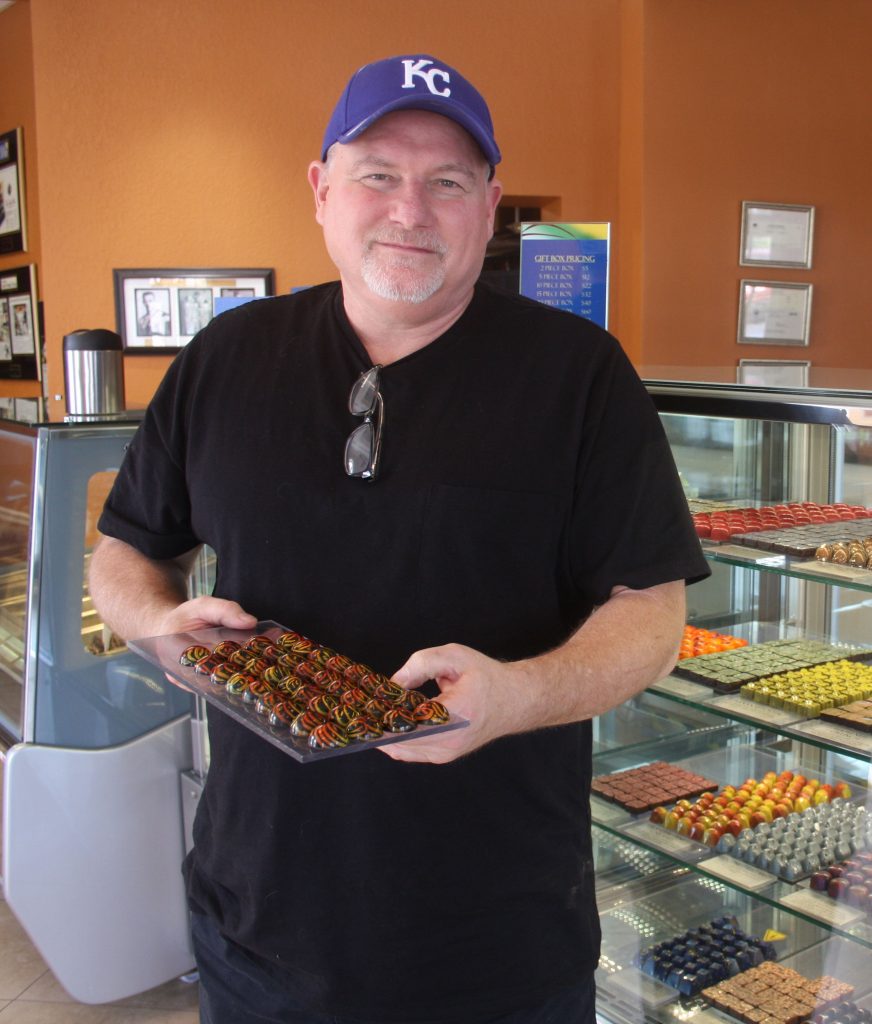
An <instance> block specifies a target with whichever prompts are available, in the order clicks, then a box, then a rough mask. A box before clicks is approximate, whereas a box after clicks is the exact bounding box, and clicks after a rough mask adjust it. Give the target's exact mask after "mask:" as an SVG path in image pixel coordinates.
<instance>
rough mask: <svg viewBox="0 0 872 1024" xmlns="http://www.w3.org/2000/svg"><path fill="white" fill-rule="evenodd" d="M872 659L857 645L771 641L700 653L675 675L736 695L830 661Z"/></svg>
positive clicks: (675, 670) (869, 652) (681, 663)
mask: <svg viewBox="0 0 872 1024" xmlns="http://www.w3.org/2000/svg"><path fill="white" fill-rule="evenodd" d="M870 657H872V650H870V649H869V648H864V647H858V646H856V645H854V644H831V643H826V642H825V641H823V640H806V639H799V640H769V641H767V642H765V643H760V644H752V645H750V646H748V647H739V648H736V649H735V650H730V651H717V652H714V653H712V654H699V655H696V656H695V657H690V658H683V659H681V660H679V661H678V663H677V664H676V666H675V668H673V670H672V674H673V675H675V676H680V677H681V678H683V679H690V680H692V681H693V682H695V683H701V684H702V685H704V686H710V687H711V688H712V689H713V690H715V691H716V692H717V693H732V692H735V691H736V690H739V689H741V687H743V686H744V685H746V684H747V683H753V682H757V680H759V679H763V678H764V677H766V676H772V675H777V674H779V673H783V672H791V671H794V670H797V669H808V668H812V667H813V666H815V665H824V664H826V663H827V662H834V661H846V660H855V661H859V660H861V659H863V658H870Z"/></svg>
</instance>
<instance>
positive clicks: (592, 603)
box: [91, 55, 706, 1024]
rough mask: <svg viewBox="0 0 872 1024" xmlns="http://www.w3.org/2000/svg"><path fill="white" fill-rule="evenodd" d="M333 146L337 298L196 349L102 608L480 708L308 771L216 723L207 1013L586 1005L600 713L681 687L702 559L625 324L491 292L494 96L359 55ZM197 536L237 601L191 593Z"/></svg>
mask: <svg viewBox="0 0 872 1024" xmlns="http://www.w3.org/2000/svg"><path fill="white" fill-rule="evenodd" d="M321 156H322V159H321V160H320V161H316V162H315V163H313V164H312V165H311V167H310V170H309V180H310V183H311V185H312V189H313V192H314V196H315V212H316V217H317V220H318V222H319V223H320V224H321V225H322V227H323V231H324V237H325V241H326V244H327V248H328V250H329V252H330V255H331V257H332V259H333V260H334V262H335V263H336V265H337V267H338V269H339V275H340V283H339V284H329V285H322V286H318V287H315V288H311V289H308V290H306V291H304V292H301V293H299V294H298V295H295V296H284V297H280V298H277V299H268V300H264V301H262V302H256V303H249V304H247V305H245V306H243V307H241V308H240V309H238V310H235V311H231V312H230V313H228V314H225V315H224V316H221V317H218V318H217V319H216V320H213V321H212V322H211V323H210V325H209V326H208V327H207V328H206V329H205V330H204V331H203V332H202V333H201V335H200V336H198V338H196V339H194V341H192V342H191V344H190V345H189V346H188V347H187V348H186V349H185V350H184V351H183V353H182V354H181V355H180V357H179V358H178V359H177V360H176V361H175V362H174V364H173V366H172V367H171V369H170V371H169V373H168V375H167V378H166V380H165V381H164V382H163V384H162V385H161V388H160V389H159V391H158V394H157V395H156V397H155V399H154V401H153V403H152V406H151V407H150V409H149V412H148V413H147V415H146V418H145V420H144V422H143V424H142V427H141V428H140V431H139V432H138V434H137V436H136V438H135V439H134V441H133V443H132V444H131V448H130V451H129V454H128V456H127V459H126V461H125V464H124V466H123V467H122V470H121V473H120V474H119V477H118V481H117V483H116V485H115V487H114V489H113V492H112V494H111V495H110V498H109V500H108V502H107V506H106V510H105V512H104V515H103V517H102V519H101V522H100V527H101V530H102V532H103V533H104V534H106V535H107V536H106V537H105V538H104V539H103V540H102V542H101V544H100V546H99V547H98V550H97V551H96V553H95V555H94V558H93V564H92V574H91V587H92V593H93V595H94V599H95V601H96V603H97V606H98V608H99V609H100V610H101V613H102V614H103V615H104V617H105V619H106V621H107V622H108V623H109V624H110V625H111V626H112V627H113V628H114V629H115V630H116V631H117V632H119V633H120V634H121V635H122V636H128V637H131V636H136V635H139V636H142V635H156V634H169V633H175V632H179V631H182V630H184V629H187V628H193V627H196V626H202V625H211V624H222V625H227V626H232V627H239V628H244V629H248V628H251V627H252V626H253V625H254V622H255V621H256V618H273V619H276V620H277V621H279V622H281V623H282V624H284V625H285V626H287V627H290V628H292V629H295V630H297V631H299V632H301V633H304V634H306V635H308V636H310V637H311V638H313V639H314V640H316V641H318V642H321V643H324V644H327V645H329V646H331V647H333V648H334V649H336V650H338V651H340V652H342V653H345V654H347V655H349V656H351V657H353V658H354V659H356V660H361V661H364V662H366V663H368V664H370V665H372V666H374V667H375V668H377V669H378V670H380V671H385V672H388V673H390V672H394V671H395V675H394V678H395V679H396V680H398V681H399V682H400V683H401V684H402V685H403V686H406V687H417V686H419V685H421V684H424V683H425V681H427V680H435V681H436V686H437V687H438V689H439V690H440V691H441V700H442V701H443V702H444V703H445V704H446V706H447V707H448V708H449V709H450V710H451V711H452V712H454V713H455V714H458V715H461V716H463V717H465V718H467V719H469V722H470V724H469V726H468V727H467V728H463V729H458V730H455V731H451V732H446V733H440V734H436V735H432V736H429V737H422V738H420V739H414V738H413V739H410V740H409V741H408V742H402V743H395V744H393V745H390V746H387V747H384V748H382V749H375V750H370V751H365V752H362V753H355V754H353V755H349V756H346V757H340V758H333V759H329V760H325V761H321V762H318V763H313V764H307V765H300V764H298V763H296V762H294V761H293V760H292V759H290V758H288V757H287V756H285V755H284V754H282V753H281V752H279V751H277V750H275V749H274V748H272V747H271V746H270V745H268V744H265V743H263V742H262V740H260V739H259V738H258V737H256V736H254V735H253V734H252V733H249V732H247V731H246V730H244V729H242V728H241V727H240V726H238V725H237V724H236V723H234V722H233V721H232V720H230V719H228V718H226V717H225V716H222V715H220V714H217V713H216V714H212V715H211V716H210V738H211V751H212V760H211V765H210V770H209V775H208V779H207V783H206V788H205V792H204V795H203V798H202V800H201V804H200V808H199V811H198V817H197V822H196V826H195V850H194V852H193V854H192V855H191V856H190V857H189V858H188V861H187V862H186V866H185V870H186V877H187V880H188V889H189V894H190V901H191V906H192V909H193V911H194V913H193V922H194V923H193V934H194V941H195V948H196V951H197V957H198V964H199V967H200V974H201V991H202V1010H201V1013H202V1015H203V1017H202V1019H203V1020H204V1021H208V1022H212V1024H233V1022H237V1021H240V1022H254V1021H261V1022H262V1021H272V1022H278V1021H281V1022H287V1021H301V1022H302V1021H305V1022H309V1024H326V1022H328V1021H329V1022H333V1024H335V1022H339V1024H346V1022H347V1024H351V1022H357V1024H389V1022H392V1024H417V1022H420V1024H424V1022H427V1024H449V1022H450V1024H483V1022H485V1021H487V1022H494V1024H495V1022H501V1024H537V1022H545V1021H551V1022H554V1024H557V1022H559V1024H576V1022H592V1021H593V1019H594V1017H593V1012H594V1011H593V1001H594V993H593V971H594V969H595V967H596V963H597V959H598V954H599V927H598V921H597V915H596V907H595V902H594V894H593V886H594V880H593V863H592V854H591V834H590V810H589V804H588V785H589V781H590V773H591V729H590V719H591V718H592V717H593V716H595V715H597V714H600V713H602V712H604V711H606V710H607V709H609V708H611V707H614V706H616V705H617V704H619V703H620V702H622V701H624V700H626V699H627V698H628V697H630V696H631V695H632V694H634V693H636V692H638V691H639V690H641V689H642V688H643V687H645V686H646V685H647V684H648V683H650V682H652V681H653V680H655V679H657V678H658V677H660V676H662V675H664V674H666V673H667V672H668V671H669V669H670V668H671V666H672V664H673V663H674V659H675V655H676V650H677V646H678V642H679V638H680V635H681V632H682V626H683V623H684V586H685V582H684V581H685V580H686V579H693V578H698V577H701V576H702V575H704V574H705V573H706V567H705V563H704V561H703V559H702V557H701V554H700V551H699V545H698V542H697V541H696V538H695V535H694V533H693V531H692V529H691V527H690V524H689V519H688V514H687V509H686V503H685V502H684V499H683V495H682V493H681V489H680V487H679V485H678V483H677V475H676V473H675V469H674V466H673V464H672V460H671V455H670V452H669V448H668V445H667V443H666V440H665V438H664V436H663V432H662V430H661V428H660V424H659V420H658V418H657V415H656V413H655V412H654V410H653V407H652V405H651V403H650V401H649V400H648V398H647V395H646V394H645V392H644V389H643V388H642V386H641V384H640V383H639V381H638V378H637V377H636V376H635V374H634V373H633V371H632V369H631V367H630V365H629V363H628V361H627V360H626V358H625V357H624V356H623V354H622V353H621V350H620V348H619V347H618V345H617V344H616V343H615V341H614V340H613V339H612V338H611V337H609V336H608V335H607V334H605V332H603V331H601V330H599V329H598V328H597V327H595V326H594V325H592V324H590V323H589V322H587V321H584V320H582V319H580V318H577V317H574V316H572V315H571V314H566V313H562V312H558V311H555V310H551V309H548V308H546V307H544V306H541V305H538V304H536V303H533V302H529V301H527V300H526V299H521V298H518V299H514V298H512V297H509V296H502V297H500V296H498V295H497V294H496V293H494V292H492V291H490V290H489V289H487V288H485V287H482V286H481V285H477V284H476V281H477V278H478V275H479V273H480V269H481V265H482V261H483V257H484V252H485V247H486V244H487V241H488V239H489V238H490V236H491V233H492V228H493V218H494V210H495V208H496V205H497V203H498V201H499V197H500V191H501V189H500V185H499V183H498V181H497V180H496V178H495V177H494V167H495V165H496V164H497V163H498V162H499V160H500V153H499V150H498V148H497V146H496V143H495V141H494V138H493V128H492V124H491V118H490V114H489V112H488V109H487V106H486V105H485V102H484V100H483V99H482V97H481V96H480V95H479V94H478V92H477V91H476V90H475V89H474V88H473V87H472V86H471V85H470V84H469V83H468V82H467V81H466V80H465V79H464V78H463V77H462V76H461V75H460V74H459V73H458V72H457V71H455V70H454V69H452V68H450V67H448V66H447V65H445V64H443V63H442V62H440V61H438V60H436V59H435V58H432V57H428V56H423V55H414V56H407V57H397V58H392V59H388V60H385V61H379V62H377V63H375V64H371V65H368V66H367V67H364V68H362V69H361V70H360V71H358V72H357V73H356V74H355V75H354V76H353V78H352V80H351V82H350V83H349V85H348V87H347V88H346V90H345V92H344V93H343V96H342V97H341V99H340V101H339V104H338V105H337V107H336V110H335V111H334V114H333V117H332V118H331V121H330V124H329V125H328V128H327V132H326V134H325V138H324V146H323V151H322V154H321ZM349 399H350V407H349V404H348V403H349ZM343 452H344V459H345V465H344V467H343V465H342V462H343ZM203 543H205V544H208V545H210V546H211V547H212V548H213V549H214V550H215V552H216V554H217V565H218V576H217V582H216V587H215V594H214V596H211V597H204V598H198V599H196V600H194V601H185V600H184V594H185V591H184V566H185V564H186V559H187V558H188V557H189V553H190V552H191V551H194V550H196V548H197V546H198V545H200V544H203ZM255 617H256V618H255ZM428 685H430V686H432V684H428Z"/></svg>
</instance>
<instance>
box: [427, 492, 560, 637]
mask: <svg viewBox="0 0 872 1024" xmlns="http://www.w3.org/2000/svg"><path fill="white" fill-rule="evenodd" d="M561 521H562V514H561V502H560V499H559V498H558V497H557V496H556V495H554V494H548V493H541V492H532V491H507V490H492V489H485V488H476V487H457V486H448V485H434V486H433V487H432V488H431V490H430V493H429V495H428V500H427V503H426V506H425V509H424V522H423V525H422V536H421V553H420V563H419V569H420V572H419V580H420V587H419V591H420V592H419V602H420V610H421V614H422V616H423V617H424V618H425V619H426V620H427V622H428V626H429V629H430V630H432V631H433V632H435V633H436V634H437V635H441V634H442V631H443V629H444V635H441V638H440V640H439V642H441V643H444V642H451V641H455V642H460V643H467V644H469V645H471V646H474V647H477V648H478V649H479V650H483V651H484V652H485V653H488V652H489V651H499V652H500V653H501V656H504V657H505V656H511V657H518V656H520V655H521V653H522V652H526V651H527V649H528V648H529V646H530V642H531V638H533V637H536V636H538V635H539V634H540V630H541V629H545V630H546V631H548V632H551V633H553V631H554V624H555V618H556V619H557V620H558V621H559V620H560V614H559V595H558V579H559V576H560V572H559V562H558V560H559V557H560V551H561ZM458 626H459V628H458ZM515 637H516V638H517V640H515ZM534 645H535V641H534ZM509 650H511V651H512V653H511V655H509V654H508V653H507V652H508V651H509Z"/></svg>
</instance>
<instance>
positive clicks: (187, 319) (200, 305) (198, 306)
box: [179, 288, 212, 335]
mask: <svg viewBox="0 0 872 1024" xmlns="http://www.w3.org/2000/svg"><path fill="white" fill-rule="evenodd" d="M211 319H212V289H211V288H180V289H179V322H180V323H181V325H182V334H184V335H193V334H196V333H197V331H199V330H202V329H203V328H204V327H205V326H206V324H207V323H209V321H210V320H211Z"/></svg>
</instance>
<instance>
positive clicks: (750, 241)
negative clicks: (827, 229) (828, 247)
mask: <svg viewBox="0 0 872 1024" xmlns="http://www.w3.org/2000/svg"><path fill="white" fill-rule="evenodd" d="M813 236H814V207H813V206H796V205H791V204H788V203H751V202H744V203H742V239H741V243H740V247H739V266H742V267H798V268H801V269H804V270H808V269H809V268H810V267H811V251H812V239H813Z"/></svg>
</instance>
